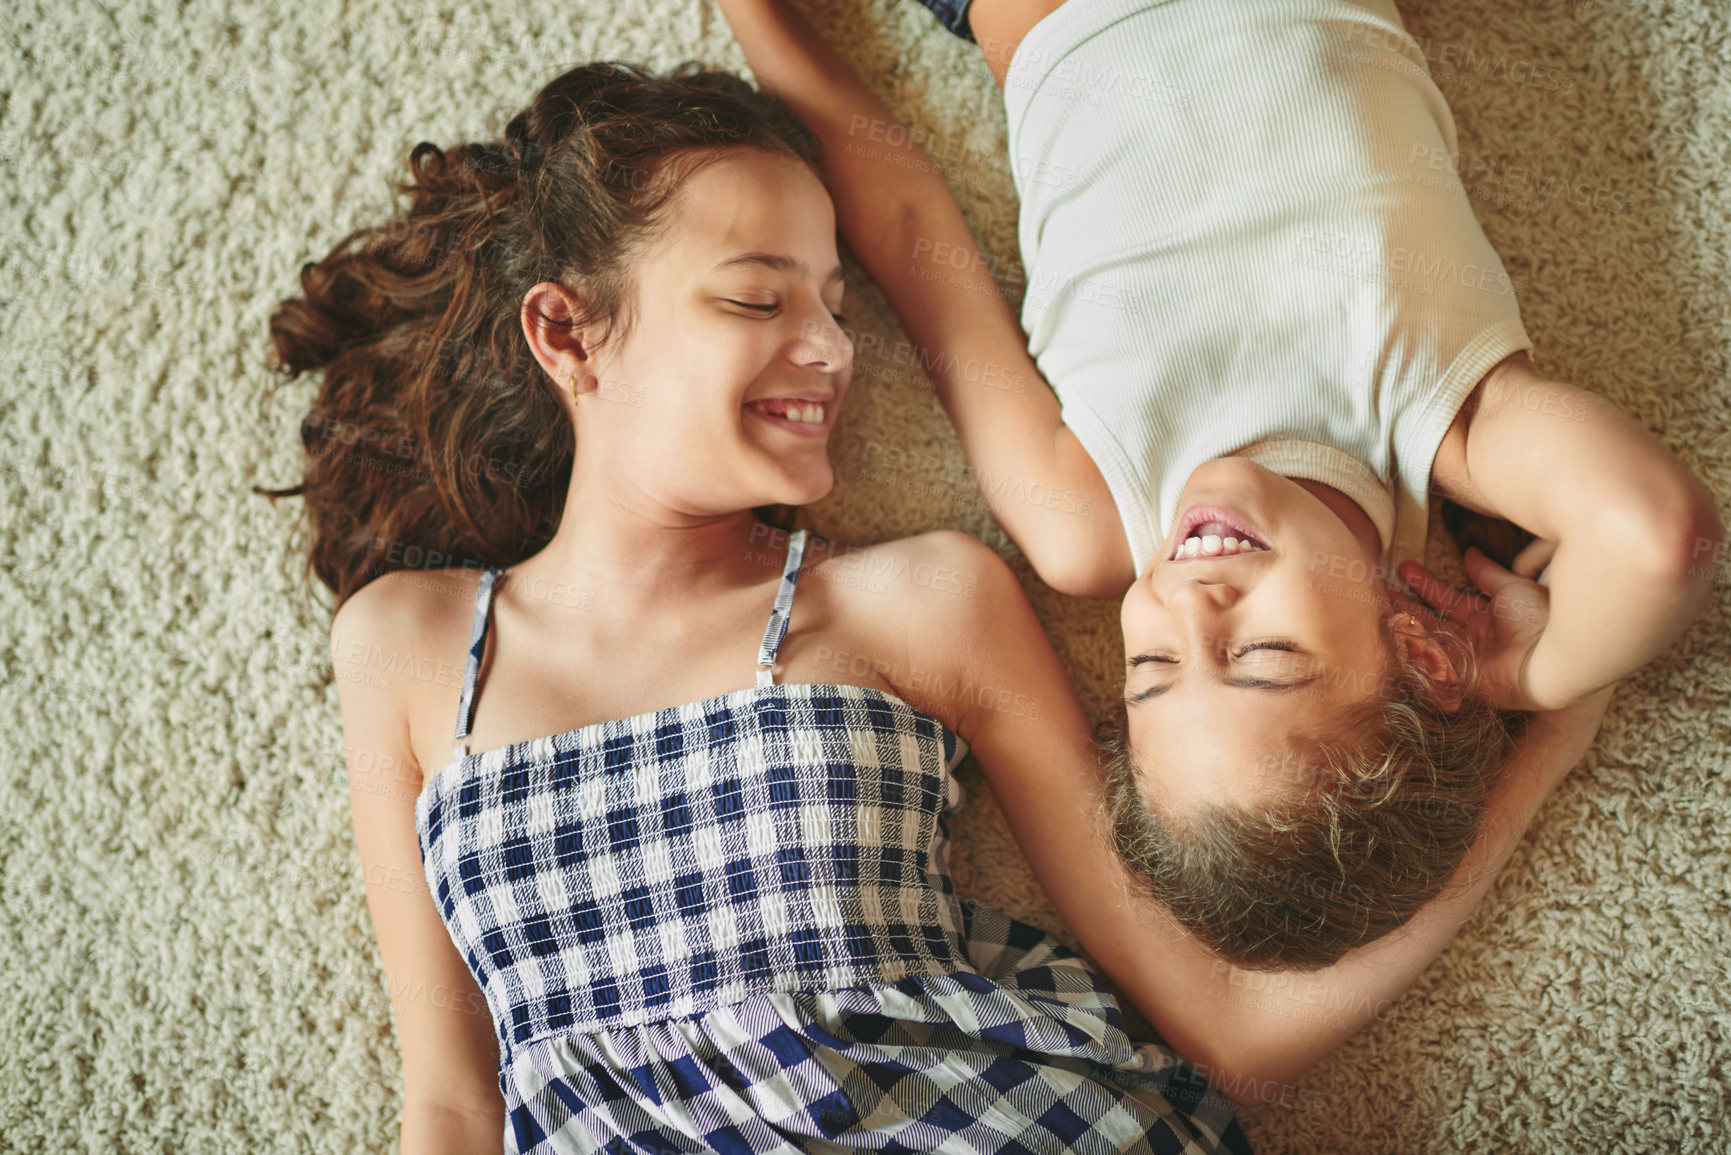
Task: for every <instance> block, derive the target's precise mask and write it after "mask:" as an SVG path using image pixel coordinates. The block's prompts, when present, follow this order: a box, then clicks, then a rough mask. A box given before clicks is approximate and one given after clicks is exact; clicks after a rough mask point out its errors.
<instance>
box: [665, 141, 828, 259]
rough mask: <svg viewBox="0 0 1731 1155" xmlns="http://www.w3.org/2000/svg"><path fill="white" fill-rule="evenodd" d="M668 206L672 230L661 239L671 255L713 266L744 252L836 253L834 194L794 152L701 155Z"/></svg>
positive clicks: (798, 255)
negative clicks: (831, 194) (794, 155)
mask: <svg viewBox="0 0 1731 1155" xmlns="http://www.w3.org/2000/svg"><path fill="white" fill-rule="evenodd" d="M671 207H672V209H673V212H672V214H671V216H672V221H671V224H672V227H671V228H670V229H669V230H668V235H667V237H666V238H664V240H665V242H666V244H665V245H664V249H665V250H666V253H667V255H669V256H677V257H680V258H683V259H686V260H689V261H693V262H696V261H704V260H707V261H709V262H711V263H714V262H715V261H716V260H719V259H720V258H721V256H723V255H724V254H725V255H727V256H733V255H737V253H738V252H739V251H740V250H742V249H757V248H761V249H763V250H765V251H768V252H774V253H781V254H784V255H789V256H793V257H795V258H796V259H803V260H811V259H814V257H813V254H814V253H820V254H823V255H827V256H833V254H834V253H835V209H834V206H833V205H832V203H831V201H830V198H829V193H828V191H827V190H826V189H825V188H824V186H823V182H822V181H820V180H818V178H817V175H816V174H815V173H813V172H812V171H811V169H810V168H808V167H807V166H806V165H805V164H804V163H803V162H802V161H799V160H796V159H794V158H791V157H784V156H777V155H775V154H772V153H768V152H765V151H763V150H762V149H757V148H741V149H730V150H728V151H727V152H725V153H723V154H721V155H720V156H718V157H716V158H714V159H706V160H704V161H703V162H702V163H701V164H700V166H699V167H698V169H697V170H696V171H695V172H693V173H692V174H691V175H690V176H689V177H688V178H687V179H686V180H685V181H684V182H683V183H682V184H681V185H680V187H679V191H678V192H677V193H676V194H675V196H674V203H673V205H672V206H671ZM831 263H833V261H832V262H831ZM730 267H748V266H730Z"/></svg>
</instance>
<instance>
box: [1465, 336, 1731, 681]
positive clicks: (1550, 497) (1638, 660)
mask: <svg viewBox="0 0 1731 1155" xmlns="http://www.w3.org/2000/svg"><path fill="white" fill-rule="evenodd" d="M1456 422H1457V425H1459V426H1463V427H1464V439H1463V438H1462V437H1457V436H1456V433H1457V431H1456V430H1451V431H1450V435H1451V442H1452V444H1450V445H1449V449H1448V451H1445V452H1439V453H1438V455H1437V459H1436V462H1435V463H1434V465H1433V470H1432V482H1433V484H1434V485H1435V487H1436V488H1437V489H1439V490H1440V491H1442V492H1444V493H1448V494H1450V495H1451V496H1453V497H1454V499H1455V500H1456V501H1458V502H1460V503H1461V504H1462V505H1465V506H1467V507H1468V508H1471V509H1476V510H1478V511H1479V512H1481V513H1489V514H1493V515H1495V516H1497V517H1503V518H1507V519H1508V520H1509V521H1512V522H1514V523H1515V524H1516V525H1518V526H1521V527H1522V528H1524V529H1526V530H1528V531H1529V532H1531V533H1534V534H1537V535H1538V536H1539V537H1540V538H1541V539H1543V540H1545V541H1548V542H1553V543H1555V552H1554V553H1553V554H1552V556H1551V559H1550V563H1549V568H1548V570H1547V572H1546V577H1545V584H1546V585H1547V586H1548V587H1549V591H1550V593H1549V603H1550V606H1549V617H1548V619H1547V621H1546V623H1545V626H1544V630H1543V632H1542V633H1541V634H1539V636H1538V638H1537V640H1536V642H1534V643H1533V644H1532V647H1531V649H1530V651H1529V652H1528V655H1527V657H1526V659H1525V667H1524V669H1523V670H1522V671H1521V673H1520V685H1519V690H1520V699H1519V700H1517V701H1511V702H1510V703H1509V704H1511V705H1519V706H1524V707H1527V708H1531V709H1541V710H1543V709H1553V708H1556V707H1559V706H1564V705H1567V704H1569V703H1571V702H1574V701H1577V700H1579V699H1580V698H1582V697H1583V696H1586V695H1588V694H1591V693H1593V692H1594V691H1596V690H1598V689H1600V688H1602V687H1605V686H1608V685H1611V684H1612V683H1614V682H1616V681H1618V680H1620V679H1622V678H1624V677H1627V676H1628V675H1629V674H1631V673H1633V672H1634V671H1635V670H1637V669H1639V668H1640V667H1641V666H1643V665H1645V664H1646V663H1647V662H1649V661H1651V660H1652V659H1653V658H1654V657H1657V656H1658V655H1659V654H1661V653H1663V652H1664V651H1665V650H1666V649H1667V648H1669V647H1670V646H1671V644H1672V643H1673V642H1675V641H1676V640H1677V638H1678V637H1679V636H1680V635H1681V634H1682V633H1683V631H1684V630H1685V629H1687V628H1688V626H1689V624H1690V623H1691V622H1692V621H1694V620H1695V618H1696V617H1698V616H1699V615H1700V613H1701V611H1702V609H1703V608H1704V607H1705V605H1706V603H1707V601H1708V599H1709V598H1710V597H1711V596H1712V590H1713V586H1714V582H1715V579H1716V576H1717V574H1718V572H1719V570H1720V569H1721V568H1722V567H1723V566H1724V564H1725V556H1724V553H1725V545H1724V542H1725V530H1724V526H1723V525H1722V524H1721V521H1720V518H1719V514H1718V511H1717V510H1716V509H1715V508H1714V500H1713V495H1712V494H1711V493H1710V492H1708V490H1707V488H1706V487H1705V486H1704V485H1702V484H1701V482H1700V481H1699V480H1698V479H1697V478H1696V477H1695V476H1694V474H1692V473H1690V472H1689V469H1688V467H1687V466H1685V465H1684V464H1683V463H1682V462H1681V461H1679V460H1678V459H1677V456H1676V454H1674V453H1672V452H1671V451H1670V450H1669V449H1667V448H1666V447H1665V445H1664V444H1662V443H1661V442H1660V441H1659V439H1658V438H1657V437H1654V436H1653V435H1652V434H1651V433H1649V432H1648V431H1647V430H1645V429H1643V428H1642V427H1641V426H1640V425H1639V424H1638V423H1637V422H1636V421H1635V420H1634V419H1633V418H1631V417H1630V416H1629V415H1628V414H1626V413H1624V412H1622V411H1621V410H1619V409H1618V408H1617V407H1616V406H1615V405H1613V404H1611V403H1610V402H1608V401H1606V400H1604V399H1603V398H1601V397H1596V396H1594V395H1593V394H1591V393H1588V392H1586V391H1584V390H1581V389H1577V388H1574V387H1573V386H1569V385H1564V384H1562V383H1560V382H1557V381H1550V380H1547V379H1546V378H1544V377H1543V376H1541V375H1540V374H1539V373H1537V372H1536V371H1535V370H1534V369H1533V367H1532V364H1531V362H1530V361H1529V360H1528V359H1527V357H1526V355H1525V354H1517V355H1516V356H1514V357H1511V358H1509V359H1508V360H1506V361H1504V362H1503V363H1502V364H1500V365H1499V366H1498V367H1497V368H1496V369H1495V370H1493V371H1492V372H1491V373H1490V374H1489V375H1487V377H1486V378H1485V380H1484V381H1482V382H1481V383H1480V385H1479V387H1478V388H1477V390H1475V392H1474V395H1473V396H1472V397H1470V398H1469V399H1468V402H1467V404H1466V405H1464V406H1462V411H1461V415H1460V416H1459V417H1457V419H1456Z"/></svg>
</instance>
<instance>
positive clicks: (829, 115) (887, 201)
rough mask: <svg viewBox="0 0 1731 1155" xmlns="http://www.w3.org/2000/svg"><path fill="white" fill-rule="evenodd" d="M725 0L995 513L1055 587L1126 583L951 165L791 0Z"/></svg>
mask: <svg viewBox="0 0 1731 1155" xmlns="http://www.w3.org/2000/svg"><path fill="white" fill-rule="evenodd" d="M720 4H721V9H722V11H723V12H724V13H725V14H726V16H727V19H728V22H729V23H730V24H731V25H732V27H733V32H734V35H735V36H736V37H737V38H738V40H739V44H740V47H741V48H743V49H744V51H745V57H746V59H747V60H748V61H749V62H750V64H751V68H752V71H753V72H755V73H756V74H757V79H758V83H759V84H760V85H761V86H762V87H763V89H764V90H765V91H767V92H771V93H774V94H775V95H776V96H779V97H781V98H782V99H783V100H785V101H787V103H788V104H789V105H790V106H791V107H792V108H793V110H794V111H795V112H796V113H798V114H799V116H800V118H801V119H802V120H804V121H805V123H806V124H807V125H809V126H810V127H811V129H812V131H813V132H815V133H816V134H817V135H818V137H819V139H820V140H821V141H822V142H823V148H824V169H825V173H824V175H825V180H826V183H827V184H828V186H829V189H830V195H831V196H832V197H833V199H834V201H835V206H836V216H837V223H838V225H839V227H840V230H841V234H842V237H843V238H844V239H845V240H846V242H847V245H848V247H849V248H850V249H852V250H853V253H854V255H855V256H857V257H858V258H859V260H860V262H861V263H862V264H863V265H865V267H866V269H867V271H868V272H870V274H871V276H872V279H873V280H874V281H876V282H877V283H878V285H879V286H880V287H881V288H882V289H883V291H884V293H885V295H886V296H887V297H888V298H889V300H890V303H891V305H892V306H893V307H894V308H895V311H896V315H897V316H898V317H899V318H900V319H901V322H902V326H903V327H904V328H905V329H906V330H907V332H908V335H909V337H911V338H912V340H913V343H914V345H915V348H916V349H917V350H918V353H919V356H920V361H921V364H922V366H923V367H924V368H925V370H926V372H927V373H928V375H929V376H930V377H931V379H932V382H933V384H934V385H935V386H936V388H937V393H938V400H939V402H940V403H941V404H942V405H943V407H944V411H945V412H946V413H947V414H948V415H949V418H950V421H951V423H952V424H954V426H955V428H956V433H957V435H958V436H959V437H960V439H961V442H962V450H963V452H964V453H965V454H966V455H967V459H968V464H969V465H970V466H971V467H972V468H973V471H974V476H975V479H976V480H977V481H978V482H979V484H980V488H981V490H982V492H983V493H984V494H985V498H986V503H987V505H988V506H989V507H990V508H991V511H992V516H993V517H995V518H996V519H997V521H998V524H999V525H1001V526H1002V527H1003V529H1004V531H1005V532H1006V533H1008V534H1009V535H1010V538H1011V540H1012V541H1014V542H1015V543H1016V545H1017V547H1018V548H1020V549H1021V551H1022V552H1023V554H1025V555H1026V556H1027V558H1028V561H1029V563H1030V564H1031V565H1032V566H1033V567H1034V571H1035V572H1036V573H1038V574H1039V575H1040V577H1041V579H1042V580H1044V581H1045V582H1047V583H1048V584H1049V585H1051V586H1052V587H1053V588H1055V589H1058V590H1061V591H1063V592H1065V593H1069V594H1075V595H1077V596H1083V597H1112V596H1118V595H1121V594H1122V593H1123V592H1124V590H1126V589H1128V588H1129V586H1130V583H1131V582H1132V581H1133V580H1134V579H1135V576H1136V574H1135V569H1134V566H1133V564H1132V562H1131V559H1130V546H1129V541H1128V539H1127V538H1126V536H1125V534H1124V530H1123V527H1122V524H1121V523H1120V521H1119V519H1118V511H1117V507H1116V505H1115V504H1114V503H1113V501H1112V496H1111V492H1110V491H1109V490H1108V489H1107V488H1106V483H1105V480H1104V478H1102V477H1101V475H1100V471H1099V469H1098V468H1097V467H1096V466H1095V465H1094V462H1093V460H1092V459H1091V458H1089V456H1088V455H1087V453H1086V452H1085V451H1084V450H1083V449H1082V446H1081V443H1080V442H1078V441H1077V440H1076V436H1075V434H1074V433H1072V432H1071V431H1070V429H1069V428H1068V427H1067V426H1066V425H1065V424H1064V423H1063V420H1062V418H1061V416H1060V412H1059V405H1058V400H1057V398H1056V397H1055V396H1053V394H1052V391H1051V389H1050V387H1049V386H1048V385H1047V384H1046V382H1045V380H1044V378H1043V377H1042V376H1041V375H1040V370H1039V367H1038V366H1037V365H1035V364H1034V361H1033V359H1032V358H1031V357H1029V356H1028V344H1027V337H1026V335H1025V334H1024V333H1023V332H1022V327H1021V323H1020V321H1019V320H1018V319H1017V316H1016V314H1015V312H1014V310H1013V309H1012V308H1011V306H1010V304H1009V302H1008V301H1007V300H1006V299H1005V298H1004V296H1003V293H1002V290H1001V289H1000V287H999V285H998V283H997V279H996V278H995V277H994V275H993V269H992V263H991V261H990V260H989V259H988V258H987V257H985V255H984V254H982V253H980V251H979V248H978V246H977V245H976V244H975V243H974V237H973V233H972V232H971V231H970V230H969V228H968V223H967V220H966V219H965V218H964V217H963V216H962V211H961V206H960V205H958V204H957V203H956V198H955V194H954V193H953V192H952V191H951V190H950V186H949V184H948V183H947V182H946V181H945V180H944V177H943V175H942V174H941V173H940V172H939V171H938V169H937V167H936V166H935V165H934V164H933V163H932V160H931V158H930V157H929V156H927V155H926V152H925V150H924V149H923V148H921V147H920V145H919V143H918V142H917V141H916V140H915V139H914V137H913V136H912V134H910V132H909V131H908V129H907V127H906V126H905V125H903V124H902V123H901V122H900V121H899V120H897V119H896V117H895V114H894V113H892V112H891V111H890V110H889V107H888V106H887V105H885V104H884V102H883V101H882V100H880V99H879V98H878V96H877V94H876V93H875V92H873V91H872V90H871V88H869V87H868V86H867V85H866V84H865V82H864V81H863V80H861V79H860V77H859V76H858V75H857V74H856V73H855V72H854V71H853V69H852V68H850V67H849V66H848V64H847V62H846V61H844V60H842V59H841V57H839V56H838V55H836V53H835V52H834V51H833V50H831V49H830V48H829V46H828V45H826V44H825V43H824V42H823V41H822V40H821V39H819V37H818V36H817V35H816V33H814V32H813V31H812V29H811V27H810V26H809V25H808V24H807V23H806V21H805V20H804V18H803V17H801V16H800V14H799V13H798V12H797V11H795V10H794V9H793V8H792V7H791V6H790V5H789V4H787V3H786V2H785V0H720Z"/></svg>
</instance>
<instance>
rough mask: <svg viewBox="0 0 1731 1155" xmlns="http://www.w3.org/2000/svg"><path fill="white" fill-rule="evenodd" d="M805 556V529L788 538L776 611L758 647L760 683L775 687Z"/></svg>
mask: <svg viewBox="0 0 1731 1155" xmlns="http://www.w3.org/2000/svg"><path fill="white" fill-rule="evenodd" d="M804 556H805V530H803V529H798V530H795V531H794V532H792V533H790V534H788V536H787V560H786V561H785V562H784V563H783V564H782V567H781V584H780V585H778V586H777V587H776V590H775V608H774V609H772V610H770V612H769V625H768V627H766V628H765V629H764V631H763V644H762V645H760V646H758V647H757V684H758V685H760V686H773V685H775V671H776V665H775V655H776V653H777V651H779V650H780V649H781V640H782V639H783V638H785V637H787V622H788V619H789V618H790V617H792V616H793V586H794V583H795V582H797V581H798V580H799V563H800V559H801V558H802V557H804Z"/></svg>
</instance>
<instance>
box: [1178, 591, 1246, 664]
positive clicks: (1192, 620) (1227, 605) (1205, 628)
mask: <svg viewBox="0 0 1731 1155" xmlns="http://www.w3.org/2000/svg"><path fill="white" fill-rule="evenodd" d="M1239 597H1240V594H1239V591H1238V589H1237V588H1236V587H1235V586H1232V585H1229V584H1227V583H1226V582H1222V581H1217V580H1210V579H1207V578H1184V579H1182V580H1181V581H1178V582H1175V583H1173V584H1172V585H1170V586H1168V587H1167V588H1166V590H1165V592H1164V595H1163V598H1162V600H1163V601H1164V602H1165V604H1166V609H1167V611H1168V612H1169V613H1171V615H1172V616H1173V618H1174V619H1175V621H1176V622H1177V625H1178V628H1179V629H1181V630H1182V631H1183V632H1184V634H1185V637H1186V639H1187V640H1188V642H1189V644H1190V649H1191V652H1192V653H1196V654H1205V653H1212V652H1214V651H1215V650H1217V649H1219V648H1220V647H1219V645H1218V642H1219V640H1220V638H1221V637H1222V630H1221V625H1222V623H1221V618H1222V616H1223V615H1224V614H1225V612H1226V611H1227V610H1230V609H1231V608H1232V607H1233V606H1234V605H1236V604H1237V603H1238V599H1239Z"/></svg>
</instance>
